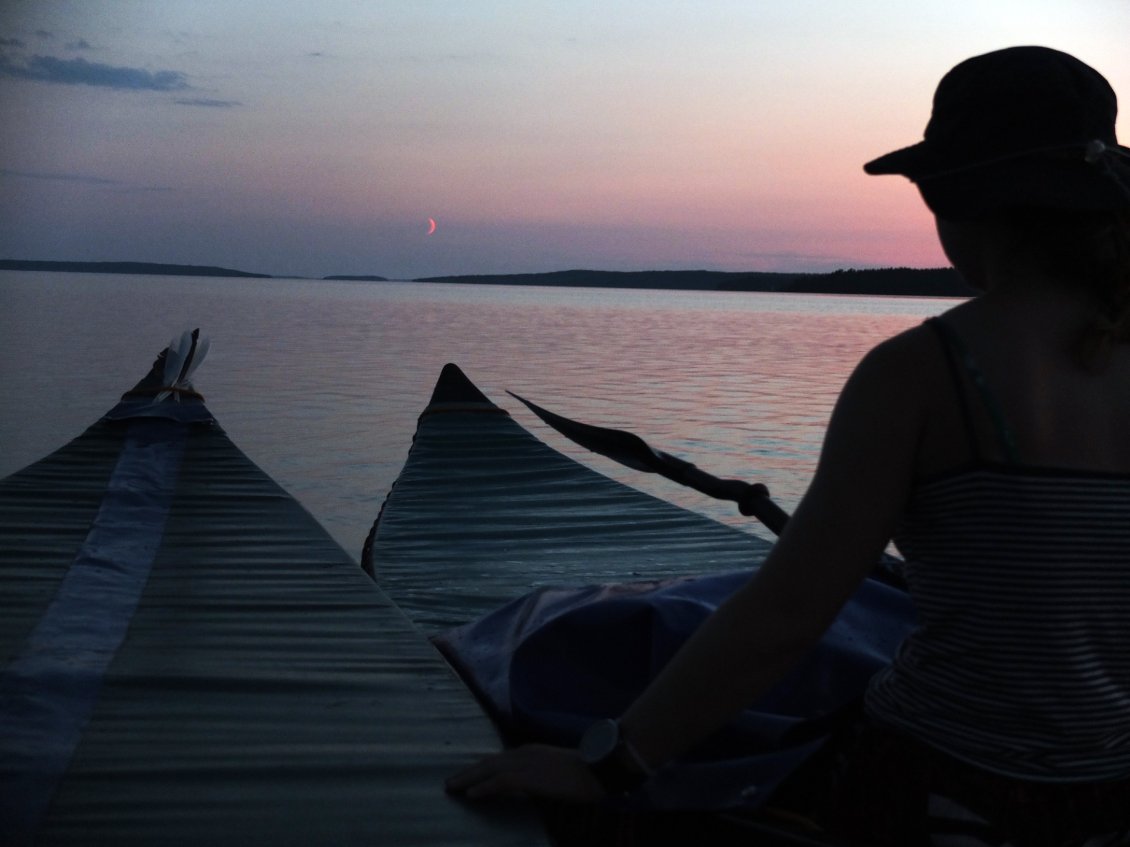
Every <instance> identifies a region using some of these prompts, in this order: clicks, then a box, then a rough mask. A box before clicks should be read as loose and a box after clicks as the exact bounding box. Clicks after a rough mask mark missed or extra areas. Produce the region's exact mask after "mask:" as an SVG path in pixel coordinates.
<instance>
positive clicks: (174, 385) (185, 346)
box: [157, 329, 208, 403]
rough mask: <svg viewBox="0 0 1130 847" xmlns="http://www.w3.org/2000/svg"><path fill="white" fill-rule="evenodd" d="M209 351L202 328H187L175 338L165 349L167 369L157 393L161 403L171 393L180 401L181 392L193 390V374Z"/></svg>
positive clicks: (158, 400)
mask: <svg viewBox="0 0 1130 847" xmlns="http://www.w3.org/2000/svg"><path fill="white" fill-rule="evenodd" d="M207 353H208V339H207V338H201V337H200V330H199V329H193V330H185V331H184V332H182V333H181V335H180V337H179V338H173V339H172V341H170V342H169V346H168V348H167V349H166V350H165V370H164V375H163V377H164V378H163V379H162V382H161V384H162V386H163V388H162V390H161V391H160V393H158V394H157V402H158V403H160V402H161V401H162V400H164V399H165V398H166V397H168V396H169V395H172V396H173V397H175V398H176V399H177V401H178V402H179V401H180V396H179V392H181V391H192V375H193V373H195V372H196V369H197V368H198V367H200V363H201V362H203V361H204V356H205V355H207Z"/></svg>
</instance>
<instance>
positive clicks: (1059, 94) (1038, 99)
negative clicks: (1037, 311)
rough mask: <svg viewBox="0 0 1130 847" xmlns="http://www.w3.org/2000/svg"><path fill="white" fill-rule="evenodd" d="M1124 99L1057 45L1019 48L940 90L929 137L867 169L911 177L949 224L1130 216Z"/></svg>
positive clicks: (968, 68)
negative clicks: (1037, 214)
mask: <svg viewBox="0 0 1130 847" xmlns="http://www.w3.org/2000/svg"><path fill="white" fill-rule="evenodd" d="M1117 114H1118V100H1117V97H1116V96H1115V93H1114V90H1113V89H1112V88H1111V86H1110V83H1108V82H1107V81H1106V79H1105V78H1103V76H1102V75H1101V74H1100V73H1098V72H1097V71H1096V70H1094V69H1093V68H1091V67H1090V66H1088V65H1086V64H1084V63H1083V62H1081V61H1079V60H1078V59H1076V58H1075V57H1074V56H1070V55H1068V54H1067V53H1062V52H1060V51H1058V50H1052V49H1049V48H1047V47H1010V48H1008V49H1005V50H998V51H995V52H993V53H987V54H985V55H982V56H975V57H973V58H972V59H967V60H966V61H964V62H962V63H961V64H959V65H957V66H956V67H955V68H953V70H951V71H950V72H949V73H947V74H946V75H945V76H944V77H943V78H942V81H941V82H940V83H939V84H938V89H937V91H936V92H935V94H934V107H933V112H932V114H931V117H930V122H929V123H928V124H927V125H926V132H925V134H924V138H923V140H922V141H920V142H919V143H917V144H913V145H911V146H910V147H904V148H902V149H900V150H895V151H894V152H893V153H888V154H887V155H885V156H880V157H879V158H878V159H875V160H873V161H871V162H868V163H867V164H866V165H864V166H863V169H864V170H865V171H866V172H867V173H869V174H902V175H904V176H906V177H908V178H909V179H910V180H912V181H913V182H914V183H916V184H917V185H918V188H919V190H920V191H921V192H922V196H923V199H924V200H925V201H926V204H927V206H929V207H930V209H931V210H932V211H933V212H934V213H935V214H937V215H938V216H939V217H943V218H950V219H954V220H959V219H966V218H975V217H981V216H984V215H986V214H991V213H992V212H995V211H1000V210H1003V209H1031V208H1043V209H1073V210H1091V211H1099V210H1110V209H1121V208H1130V148H1126V147H1123V146H1122V145H1120V144H1119V143H1118V139H1117V138H1116V137H1115V129H1114V123H1115V118H1116V117H1117Z"/></svg>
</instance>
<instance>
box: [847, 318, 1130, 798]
mask: <svg viewBox="0 0 1130 847" xmlns="http://www.w3.org/2000/svg"><path fill="white" fill-rule="evenodd" d="M931 325H932V326H934V328H935V329H936V330H937V331H938V332H939V334H940V335H941V337H942V338H943V341H944V344H945V346H946V348H947V354H948V356H949V359H950V364H951V371H952V373H953V376H954V380H955V384H956V387H957V390H958V397H959V398H961V403H962V406H963V414H964V417H965V419H966V424H967V429H968V431H969V437H970V439H971V443H972V446H973V450H974V456H975V457H978V459H977V461H976V462H975V464H974V466H973V467H971V468H969V469H967V470H963V471H960V472H955V473H951V474H946V475H944V476H942V477H939V478H936V479H933V480H930V481H928V482H924V483H922V484H919V485H918V486H917V487H916V489H915V490H914V492H913V493H912V496H911V501H910V503H909V506H908V510H907V514H906V515H905V517H904V520H903V524H902V526H901V527H900V529H899V532H898V533H897V534H896V536H895V543H896V545H897V546H898V547H899V549H900V551H901V552H902V553H903V555H904V556H905V558H906V570H905V575H906V580H907V583H908V586H909V589H910V593H911V596H912V597H913V598H914V602H915V605H916V607H917V610H918V616H919V624H918V626H917V628H916V629H915V631H914V632H913V633H912V634H911V635H910V637H909V638H908V639H907V640H906V642H905V643H904V644H903V645H902V647H901V648H900V650H899V652H898V655H897V656H896V658H895V660H894V662H893V663H892V665H891V666H890V667H889V668H887V669H886V670H884V671H883V672H881V673H880V674H878V675H877V676H876V677H875V679H874V680H873V681H872V684H871V686H870V689H869V690H868V693H867V698H866V708H867V711H868V713H869V714H870V715H871V716H872V717H874V718H875V719H876V720H878V721H880V722H882V723H885V724H888V725H891V726H893V727H896V728H899V729H902V730H904V731H906V732H907V733H909V734H910V735H912V736H913V737H915V738H918V739H920V740H922V741H924V742H926V743H929V744H931V745H932V746H935V747H937V748H939V749H941V750H943V751H945V752H946V753H948V754H950V755H952V756H955V757H957V758H959V759H963V760H965V761H967V762H970V763H971V764H974V765H976V766H978V767H981V768H984V769H986V770H990V771H994V772H997V773H1002V774H1006V775H1008V776H1014V777H1019V778H1023V779H1033V780H1053V781H1075V780H1088V781H1101V780H1109V779H1118V778H1124V777H1127V776H1130V474H1103V473H1091V472H1079V471H1060V470H1048V469H1040V468H1031V467H1026V466H1023V465H1021V464H1019V463H1018V462H1016V461H1015V460H1014V457H1015V452H1014V449H1013V447H1012V444H1013V442H1012V440H1011V434H1010V432H1009V430H1008V427H1007V425H1006V424H1005V422H1004V421H1003V419H1002V418H1001V417H1000V416H999V414H997V412H996V410H995V406H993V405H990V413H991V414H992V415H993V417H994V420H995V421H996V424H997V427H996V428H997V431H998V436H999V437H1000V439H1001V442H1002V453H1003V454H1004V455H1005V456H1008V457H1012V459H1013V460H1010V461H1007V462H1004V463H993V462H987V461H984V460H982V459H980V458H979V456H980V454H979V451H978V450H977V442H976V435H975V431H974V429H973V425H972V418H971V416H970V411H969V409H968V407H967V406H966V401H965V393H964V390H963V386H962V382H961V381H962V378H963V376H962V375H963V374H968V377H969V378H970V379H971V381H972V382H973V384H974V386H975V387H976V388H977V389H978V390H979V391H980V392H981V396H982V399H983V400H984V401H985V402H987V403H989V404H992V398H991V395H990V393H989V392H988V391H987V389H986V388H985V386H984V381H983V379H982V378H981V376H980V373H979V372H978V370H977V369H976V366H975V364H974V363H973V362H972V361H971V360H969V358H968V356H967V355H966V354H965V352H964V350H962V348H961V343H960V340H959V339H957V338H955V337H952V335H951V334H952V330H950V329H949V328H948V327H945V326H944V325H943V324H942V323H941V322H940V321H932V322H931Z"/></svg>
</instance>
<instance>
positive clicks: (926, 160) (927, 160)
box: [863, 141, 934, 179]
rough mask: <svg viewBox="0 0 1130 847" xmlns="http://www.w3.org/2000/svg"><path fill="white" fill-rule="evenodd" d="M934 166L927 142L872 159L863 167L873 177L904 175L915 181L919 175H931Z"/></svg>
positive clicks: (920, 142)
mask: <svg viewBox="0 0 1130 847" xmlns="http://www.w3.org/2000/svg"><path fill="white" fill-rule="evenodd" d="M933 165H934V162H933V156H931V155H930V151H929V150H928V149H927V147H926V142H925V141H919V142H918V143H917V144H911V145H910V146H909V147H902V148H900V149H898V150H894V151H892V152H890V153H888V154H886V155H885V156H880V157H879V158H878V159H872V160H871V161H870V162H868V163H867V164H865V165H864V166H863V170H864V172H865V173H869V174H871V175H872V176H880V175H883V174H902V175H903V176H908V177H910V178H911V179H913V178H914V177H915V176H916V175H918V174H923V173H929V172H930V170H931V169H932V167H933Z"/></svg>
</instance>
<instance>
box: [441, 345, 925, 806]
mask: <svg viewBox="0 0 1130 847" xmlns="http://www.w3.org/2000/svg"><path fill="white" fill-rule="evenodd" d="M919 333H920V331H919V330H912V331H911V332H909V333H904V334H903V335H902V336H898V337H896V338H894V339H892V340H890V341H888V342H885V343H884V344H882V345H880V346H879V347H877V348H876V349H875V350H873V351H872V352H871V353H869V354H868V355H867V356H866V357H865V358H864V360H863V361H862V362H861V363H860V364H859V366H858V367H857V368H856V370H855V372H854V373H853V374H852V376H851V378H850V379H849V380H848V382H847V384H846V386H845V387H844V390H843V392H842V393H841V395H840V398H839V400H838V401H837V403H836V407H835V410H834V411H833V414H832V419H831V422H830V424H829V427H828V432H827V435H826V437H825V442H824V447H823V450H822V452H821V458H820V462H819V464H818V467H817V470H816V474H815V476H814V478H813V481H812V484H811V486H810V488H809V490H808V492H807V493H806V494H805V496H804V499H803V500H802V502H801V504H800V506H799V507H798V508H797V511H796V513H795V514H794V516H793V518H792V519H791V520H790V521H789V523H788V525H787V526H786V528H785V531H784V533H783V534H782V536H781V538H780V540H779V541H778V543H777V544H776V546H775V547H774V548H773V550H772V552H771V553H770V554H769V556H768V557H767V559H766V560H765V563H764V564H763V565H762V566H761V568H759V569H758V571H757V572H756V573H755V574H754V575H753V577H751V579H750V580H749V582H748V583H746V585H745V586H743V587H742V588H741V589H739V590H738V591H737V592H736V593H735V594H734V595H733V596H732V597H731V598H730V599H728V600H727V601H726V602H725V603H724V604H722V605H721V606H720V607H719V608H718V610H717V611H716V612H715V613H714V614H712V615H711V616H710V617H709V618H708V619H707V620H706V621H705V622H704V623H703V624H702V626H701V627H699V629H698V631H697V632H696V633H695V634H694V635H693V636H692V637H691V638H690V639H689V640H688V641H687V643H686V644H685V645H684V646H683V647H682V649H681V650H680V651H679V652H678V653H677V654H676V655H675V657H674V658H673V659H672V660H671V661H670V662H669V663H668V665H667V667H666V668H664V670H663V671H662V673H660V675H659V676H658V677H657V678H656V679H655V681H654V682H653V683H652V684H651V685H650V686H649V687H648V689H647V690H646V691H645V692H644V693H643V694H642V695H641V696H640V697H639V699H638V700H637V701H636V702H635V703H634V704H633V705H632V706H631V708H629V709H628V711H627V712H626V713H625V714H624V715H623V717H622V719H621V721H620V726H621V731H622V733H623V736H624V737H625V738H626V739H627V740H628V741H629V742H630V743H631V744H632V746H633V747H634V748H635V749H636V750H637V751H638V753H639V754H640V755H641V756H642V758H643V759H644V761H646V762H648V763H649V764H651V765H653V766H658V765H661V764H662V763H664V762H666V761H668V760H670V759H672V758H674V757H676V756H678V755H680V754H681V753H683V752H686V751H687V750H689V749H690V748H692V747H693V746H694V745H695V744H697V743H698V742H699V741H701V740H703V739H704V738H705V737H706V736H708V735H709V734H711V733H712V732H714V731H715V730H717V729H719V728H720V727H721V726H723V725H724V724H725V723H727V722H728V721H729V720H731V719H732V718H733V717H735V716H736V715H737V714H738V713H739V712H740V711H741V710H742V709H744V708H745V707H747V706H748V705H749V704H750V703H752V702H754V701H755V700H756V699H757V698H758V697H760V696H761V695H763V694H764V693H766V692H767V691H768V690H769V689H770V688H771V687H772V686H773V685H774V684H775V683H776V682H777V681H778V680H779V679H780V678H781V677H782V676H783V675H784V674H785V672H786V671H788V669H789V668H790V667H791V666H792V664H793V663H794V662H796V661H797V660H798V659H800V658H801V657H802V656H803V655H804V654H805V653H806V652H807V651H808V650H809V649H811V648H812V647H813V646H814V645H815V643H816V642H817V641H818V640H819V639H820V636H821V635H822V634H823V633H824V631H825V629H827V627H828V626H829V625H830V624H831V622H832V620H833V619H834V618H835V617H836V614H837V613H838V612H839V610H840V608H841V607H842V606H843V604H844V603H845V602H846V601H847V600H848V598H849V597H850V596H851V595H852V594H853V593H854V591H855V589H856V588H857V587H858V585H859V583H860V582H861V581H862V580H863V579H864V577H866V576H867V574H868V573H870V572H871V570H872V569H873V568H874V567H875V564H876V562H877V561H878V559H879V556H880V554H881V553H882V552H883V550H884V549H885V547H886V545H887V543H888V541H889V539H890V537H891V534H892V533H893V531H894V528H895V525H896V523H897V521H898V519H899V516H900V515H901V514H902V510H903V508H904V505H905V503H906V499H907V496H908V493H909V491H910V484H911V478H912V476H913V468H914V462H915V453H916V449H917V443H918V438H919V433H920V432H921V430H922V418H923V415H922V412H921V410H922V409H923V407H924V403H923V402H922V399H923V391H922V390H921V388H920V387H919V386H920V385H921V374H916V373H914V370H915V365H914V362H915V361H919V362H920V361H922V359H921V358H920V357H919V356H917V355H915V353H916V350H917V348H918V345H920V343H921V341H920V340H919V339H920V335H919ZM550 770H553V771H555V772H556V773H555V774H553V775H552V778H551V774H550V773H549V771H550ZM449 787H450V788H451V789H452V790H455V791H466V792H467V793H468V794H469V795H470V796H486V795H490V794H518V795H528V794H533V795H539V796H554V797H557V798H558V799H576V800H584V799H592V798H593V797H599V796H600V794H601V791H600V787H599V785H598V784H597V783H596V781H595V780H594V779H593V778H592V776H591V774H590V773H588V769H587V768H586V767H585V765H584V764H583V763H581V762H580V759H579V757H577V756H576V754H575V753H573V751H566V750H561V749H559V748H545V747H538V746H530V747H522V748H516V749H515V750H511V751H507V752H505V753H502V754H499V755H498V756H494V757H490V758H488V759H485V760H483V761H482V762H479V763H478V764H476V765H475V766H473V767H471V768H469V769H467V770H466V771H464V772H462V773H461V774H458V775H457V776H455V777H453V778H452V780H450V781H449Z"/></svg>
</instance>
